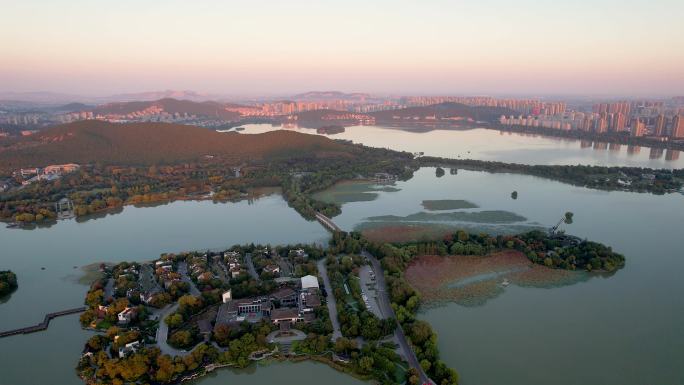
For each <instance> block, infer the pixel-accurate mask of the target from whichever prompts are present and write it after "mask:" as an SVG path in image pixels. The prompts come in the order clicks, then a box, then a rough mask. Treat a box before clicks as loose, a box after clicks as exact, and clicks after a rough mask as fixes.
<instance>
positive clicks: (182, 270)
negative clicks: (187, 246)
mask: <svg viewBox="0 0 684 385" xmlns="http://www.w3.org/2000/svg"><path fill="white" fill-rule="evenodd" d="M178 274H180V275H181V280H182V281H183V282H187V283H188V284H189V285H190V294H192V295H194V296H195V297H201V296H202V293H200V291H199V289H197V286H195V282H193V281H192V279H190V276H188V264H187V262H178Z"/></svg>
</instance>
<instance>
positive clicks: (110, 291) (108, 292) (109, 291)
mask: <svg viewBox="0 0 684 385" xmlns="http://www.w3.org/2000/svg"><path fill="white" fill-rule="evenodd" d="M104 297H105V300H108V299H110V298H111V299H114V278H109V279H108V280H107V284H106V285H105V287H104Z"/></svg>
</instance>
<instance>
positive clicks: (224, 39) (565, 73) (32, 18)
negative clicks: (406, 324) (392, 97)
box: [0, 0, 684, 95]
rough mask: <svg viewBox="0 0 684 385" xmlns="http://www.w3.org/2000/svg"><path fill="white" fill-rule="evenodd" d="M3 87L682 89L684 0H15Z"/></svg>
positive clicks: (0, 65)
mask: <svg viewBox="0 0 684 385" xmlns="http://www.w3.org/2000/svg"><path fill="white" fill-rule="evenodd" d="M1 4H2V6H1V7H0V31H1V32H2V33H0V47H1V51H0V52H2V54H1V57H2V58H1V60H0V91H19V92H23V91H54V92H65V93H75V94H112V93H119V92H138V91H149V90H158V89H192V90H197V91H202V92H209V93H219V94H279V93H292V92H301V91H307V90H314V89H316V90H328V89H336V90H342V91H365V92H377V93H395V94H396V93H403V94H408V93H412V94H428V93H432V94H435V93H439V94H472V93H490V94H601V95H675V94H684V19H683V18H682V15H684V1H682V0H650V1H646V0H638V1H634V0H632V1H630V0H591V1H588V0H573V1H562V2H559V1H551V0H546V1H543V0H515V1H510V0H392V1H390V0H365V1H360V0H344V1H327V0H317V1H303V0H289V1H283V0H249V1H243V0H238V1H226V0H117V1H104V0H4V1H2V3H1Z"/></svg>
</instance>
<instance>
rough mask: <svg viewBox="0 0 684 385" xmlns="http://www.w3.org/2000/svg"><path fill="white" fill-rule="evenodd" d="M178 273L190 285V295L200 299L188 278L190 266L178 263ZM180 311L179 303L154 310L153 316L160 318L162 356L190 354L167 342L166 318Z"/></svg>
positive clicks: (158, 341) (159, 333)
mask: <svg viewBox="0 0 684 385" xmlns="http://www.w3.org/2000/svg"><path fill="white" fill-rule="evenodd" d="M178 273H179V274H180V275H181V279H182V280H183V282H187V283H188V284H189V285H190V294H192V295H194V296H196V297H200V296H201V295H202V293H200V291H199V289H197V286H195V283H194V282H193V281H192V279H190V277H189V276H188V264H187V263H186V262H178ZM177 309H178V303H174V304H172V305H168V306H166V307H164V308H162V309H159V310H153V311H152V314H154V315H156V316H158V317H159V328H157V346H158V347H159V350H161V352H162V354H168V355H170V356H186V355H188V354H190V352H188V351H185V350H179V349H176V348H174V347H173V346H171V345H169V344H168V342H167V340H168V338H169V326H168V325H167V324H166V322H164V320H165V319H166V317H167V316H168V315H169V314H171V313H173V312H175V311H176V310H177Z"/></svg>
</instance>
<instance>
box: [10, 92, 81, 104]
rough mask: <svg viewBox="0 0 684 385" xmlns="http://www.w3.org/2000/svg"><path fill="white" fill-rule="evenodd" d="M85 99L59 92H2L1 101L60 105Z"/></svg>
mask: <svg viewBox="0 0 684 385" xmlns="http://www.w3.org/2000/svg"><path fill="white" fill-rule="evenodd" d="M85 99H86V98H85V97H83V96H79V95H69V94H62V93H57V92H0V101H5V102H8V101H11V102H14V103H28V104H45V105H60V104H64V103H71V102H73V101H75V100H80V101H82V100H85Z"/></svg>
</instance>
